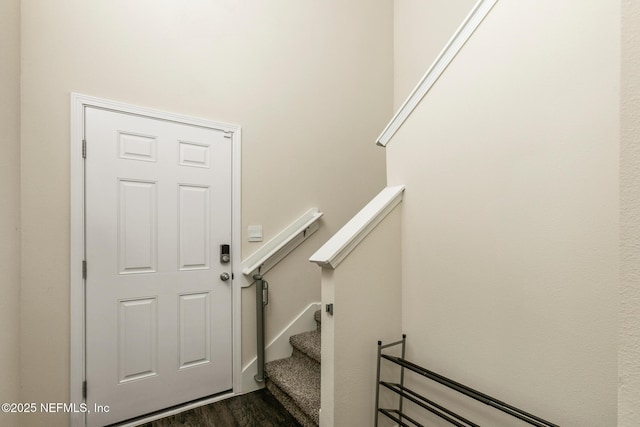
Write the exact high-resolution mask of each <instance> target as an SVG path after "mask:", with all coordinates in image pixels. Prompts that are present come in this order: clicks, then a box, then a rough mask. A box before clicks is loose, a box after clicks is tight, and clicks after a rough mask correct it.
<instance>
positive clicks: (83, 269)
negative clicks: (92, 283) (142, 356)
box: [82, 260, 87, 279]
mask: <svg viewBox="0 0 640 427" xmlns="http://www.w3.org/2000/svg"><path fill="white" fill-rule="evenodd" d="M82 278H83V279H86V278H87V261H86V260H82Z"/></svg>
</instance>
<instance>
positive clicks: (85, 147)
mask: <svg viewBox="0 0 640 427" xmlns="http://www.w3.org/2000/svg"><path fill="white" fill-rule="evenodd" d="M82 158H83V159H86V158H87V140H86V139H83V140H82Z"/></svg>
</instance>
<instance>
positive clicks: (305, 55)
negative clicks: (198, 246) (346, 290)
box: [21, 0, 393, 426]
mask: <svg viewBox="0 0 640 427" xmlns="http://www.w3.org/2000/svg"><path fill="white" fill-rule="evenodd" d="M392 28H393V22H392V3H391V0H375V1H371V0H355V1H349V2H342V1H338V0H329V1H322V2H317V1H309V0H302V1H301V0H277V1H270V2H264V1H257V0H248V1H243V2H238V1H230V0H214V1H204V0H195V1H190V2H168V1H157V0H141V1H135V2H131V1H124V0H119V1H112V0H96V1H91V2H85V1H76V0H59V1H55V2H51V1H46V0H23V1H22V79H23V80H22V81H23V88H24V90H23V92H22V153H23V168H22V188H23V193H22V196H23V217H22V220H23V228H24V231H23V233H24V238H23V245H24V250H23V266H22V274H23V290H22V292H23V305H22V316H21V319H22V335H21V336H22V341H23V344H22V352H21V357H22V370H21V371H22V387H23V394H22V398H23V399H25V400H26V401H36V402H40V401H41V402H65V401H68V398H69V397H68V396H69V271H68V268H69V267H68V265H69V256H68V253H69V153H68V151H69V150H68V147H69V93H70V92H72V91H74V92H79V93H84V94H87V95H93V96H98V97H103V98H109V99H114V100H117V101H122V102H128V103H132V104H137V105H142V106H148V107H152V108H157V109H161V110H167V111H172V112H177V113H181V114H189V115H193V116H200V117H204V118H209V119H213V120H217V121H223V122H229V123H234V124H239V125H241V126H242V128H243V155H242V166H243V176H242V179H243V182H242V191H243V198H242V203H243V212H242V228H243V232H244V230H246V226H247V225H249V224H262V225H263V226H264V232H265V236H264V239H265V241H267V240H269V239H270V238H271V237H273V235H275V234H276V233H277V232H279V231H280V230H281V229H282V228H283V227H284V226H286V225H288V224H289V223H290V222H291V221H293V220H294V219H295V218H297V217H298V216H299V215H301V214H302V213H303V212H305V211H306V210H307V209H308V208H310V207H313V206H317V207H319V208H320V209H321V210H322V211H323V212H324V213H325V215H324V218H323V224H322V227H321V229H320V230H319V231H318V232H317V233H316V234H315V235H314V236H313V237H312V238H311V239H309V241H307V242H306V243H305V244H304V246H302V247H301V248H300V249H298V252H297V253H296V254H295V255H292V257H291V258H290V259H288V260H286V261H285V262H284V263H283V264H282V265H281V266H279V267H277V268H276V269H274V270H272V272H269V273H268V274H267V277H266V278H267V280H269V282H270V283H271V288H270V291H271V294H270V304H269V308H268V310H267V316H268V318H267V325H268V328H267V341H269V340H270V338H271V336H272V335H273V333H274V331H279V330H280V329H282V328H283V327H284V326H285V325H286V324H287V323H288V322H289V321H290V320H291V319H292V318H293V316H294V315H296V314H298V313H299V312H300V311H302V310H303V309H304V308H305V307H306V306H307V305H308V304H309V303H310V302H312V301H318V300H319V298H320V286H319V277H320V275H319V272H318V271H317V269H316V268H314V267H313V266H312V265H310V264H309V263H308V261H307V259H308V256H309V255H310V254H311V253H312V252H313V251H314V250H315V249H316V248H317V247H318V246H319V245H320V244H321V243H322V242H323V241H324V240H326V239H327V238H328V236H330V235H331V234H332V233H333V232H335V230H336V229H337V228H338V227H339V226H341V225H342V224H343V223H344V222H346V221H347V219H349V218H350V217H351V215H352V214H353V213H355V212H356V211H357V210H358V209H360V207H361V206H363V205H364V204H365V203H366V202H367V201H368V200H369V199H370V198H371V197H372V196H373V195H375V194H376V193H377V192H378V190H380V188H382V187H383V186H384V167H385V166H384V152H383V151H382V150H380V149H378V148H376V147H375V146H374V145H373V144H372V141H374V139H375V136H376V132H377V131H378V130H379V129H380V128H381V127H382V126H383V125H384V122H385V121H386V119H387V118H388V117H389V116H390V115H391V113H392V111H391V106H392V92H393V87H392V81H393V79H392V74H393V69H392V68H393V66H392V48H393V46H392V40H393V34H392V31H393V30H392ZM257 247H258V246H257V245H255V246H254V244H249V243H243V247H242V252H243V256H245V257H246V256H247V255H249V254H250V253H252V252H253V251H254V250H255V249H257ZM253 295H254V293H253V289H248V290H246V291H245V292H243V300H245V301H244V302H243V308H244V309H245V313H243V320H244V325H243V326H244V328H243V347H244V351H243V359H244V362H245V363H246V362H247V361H248V360H249V359H250V358H251V356H252V352H253V349H254V348H255V344H254V341H255V340H254V338H253V336H254V332H253V329H252V316H253V309H252V300H253V299H254V296H253ZM67 420H68V417H67V416H66V415H59V416H52V415H49V416H44V415H42V416H39V417H32V418H30V423H31V424H30V425H33V426H36V425H47V426H52V425H65V424H66V423H67Z"/></svg>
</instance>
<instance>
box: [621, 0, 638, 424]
mask: <svg viewBox="0 0 640 427" xmlns="http://www.w3.org/2000/svg"><path fill="white" fill-rule="evenodd" d="M622 13H623V15H622V90H621V94H622V99H621V101H622V104H621V105H622V111H621V119H622V138H621V147H620V148H621V153H620V205H621V206H620V208H621V209H620V212H621V215H620V218H621V228H620V231H621V246H620V249H621V257H620V260H621V269H622V274H621V278H622V283H621V287H620V352H619V358H618V363H619V367H618V375H619V377H620V382H619V389H618V425H620V426H633V425H640V287H638V281H640V227H639V224H640V146H639V135H640V32H639V30H638V29H639V28H640V4H639V3H638V2H636V1H632V0H624V1H623V2H622Z"/></svg>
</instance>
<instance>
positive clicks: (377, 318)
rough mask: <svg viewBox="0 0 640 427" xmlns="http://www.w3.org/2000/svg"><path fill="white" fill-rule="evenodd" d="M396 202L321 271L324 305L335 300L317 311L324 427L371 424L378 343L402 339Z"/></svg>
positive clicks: (373, 408) (321, 419) (398, 208)
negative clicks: (328, 308)
mask: <svg viewBox="0 0 640 427" xmlns="http://www.w3.org/2000/svg"><path fill="white" fill-rule="evenodd" d="M401 206H402V205H399V206H397V207H396V208H395V209H394V210H393V211H392V212H391V213H389V215H388V216H387V217H386V218H385V219H384V220H383V221H382V222H381V223H380V224H378V225H377V226H376V228H375V229H373V230H372V231H371V233H370V234H369V235H368V236H367V237H366V238H365V239H364V240H363V241H362V242H361V243H360V244H359V245H358V246H357V247H356V248H355V249H354V250H353V252H351V253H350V254H349V256H347V257H346V258H345V259H344V261H342V263H341V264H340V265H338V266H337V267H336V269H335V270H330V269H326V268H325V269H323V271H322V303H323V307H326V304H329V303H333V304H334V315H333V316H330V315H328V314H327V313H326V312H323V314H322V381H321V384H322V393H321V401H322V412H321V414H320V425H321V426H323V427H332V426H336V427H338V426H353V427H359V426H363V427H365V426H372V425H373V424H374V414H375V390H376V388H375V387H376V377H375V373H376V361H377V359H376V357H377V356H376V355H377V342H378V341H379V340H381V341H382V342H383V343H384V344H388V343H390V342H394V341H397V340H399V339H401V338H402V329H401V319H402V316H401V301H402V298H401V295H402V292H401V286H402V277H401V264H400V218H401V216H400V211H401ZM387 368H388V367H387ZM385 371H388V369H385ZM386 379H387V380H388V381H399V377H398V376H396V377H395V378H389V377H387V378H386ZM380 425H381V426H386V425H390V424H387V423H381V424H380Z"/></svg>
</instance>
